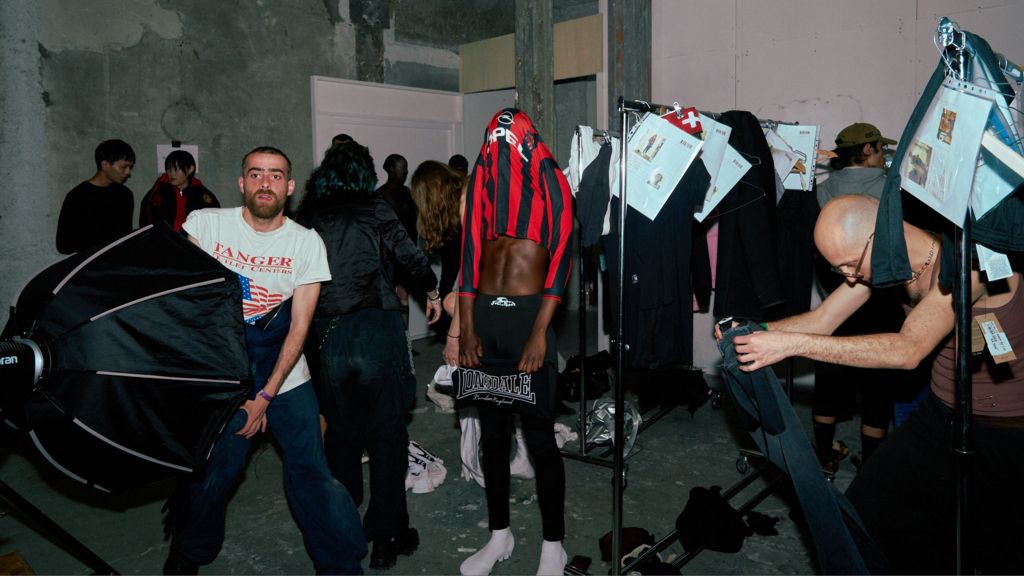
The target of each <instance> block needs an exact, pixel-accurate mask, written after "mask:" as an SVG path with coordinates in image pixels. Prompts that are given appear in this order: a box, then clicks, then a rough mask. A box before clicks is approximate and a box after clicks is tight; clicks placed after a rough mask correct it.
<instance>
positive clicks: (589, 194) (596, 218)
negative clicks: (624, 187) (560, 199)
mask: <svg viewBox="0 0 1024 576" xmlns="http://www.w3.org/2000/svg"><path fill="white" fill-rule="evenodd" d="M611 157H612V145H611V144H609V143H608V142H605V143H604V144H601V149H600V150H599V151H598V153H597V157H596V158H594V160H593V161H592V162H591V163H590V164H588V165H587V167H586V168H584V169H583V175H582V176H580V186H579V190H578V191H577V192H576V217H577V218H578V219H579V221H580V234H581V235H582V236H583V247H584V248H589V247H590V246H593V245H594V244H597V243H598V241H599V240H600V239H601V229H602V227H603V226H604V215H605V212H607V211H608V198H609V197H610V196H611V188H610V187H609V182H608V166H609V165H610V163H611ZM614 185H615V186H616V189H618V185H619V183H618V182H615V183H614Z"/></svg>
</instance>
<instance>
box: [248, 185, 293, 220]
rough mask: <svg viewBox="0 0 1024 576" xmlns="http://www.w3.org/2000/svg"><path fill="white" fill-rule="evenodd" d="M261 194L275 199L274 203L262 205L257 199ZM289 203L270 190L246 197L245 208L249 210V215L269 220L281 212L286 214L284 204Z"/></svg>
mask: <svg viewBox="0 0 1024 576" xmlns="http://www.w3.org/2000/svg"><path fill="white" fill-rule="evenodd" d="M260 194H270V195H271V196H273V197H274V202H272V203H270V204H266V203H260V202H259V201H258V200H257V199H256V197H257V196H259V195H260ZM286 201H287V199H286V198H278V197H277V194H274V192H273V191H270V190H256V191H255V192H253V193H252V194H250V195H248V196H246V197H245V207H246V208H247V209H248V210H249V213H250V214H252V215H253V216H255V217H257V218H260V219H264V220H269V219H271V218H273V217H275V216H277V215H278V214H280V213H281V212H284V203H285V202H286Z"/></svg>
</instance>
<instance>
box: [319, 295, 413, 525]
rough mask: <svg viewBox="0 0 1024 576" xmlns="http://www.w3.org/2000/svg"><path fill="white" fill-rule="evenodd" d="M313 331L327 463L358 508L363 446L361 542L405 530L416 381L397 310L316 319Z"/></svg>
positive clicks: (363, 312)
mask: <svg viewBox="0 0 1024 576" xmlns="http://www.w3.org/2000/svg"><path fill="white" fill-rule="evenodd" d="M315 329H316V337H317V338H318V340H319V341H320V342H321V348H320V374H319V376H320V381H319V383H318V385H317V394H318V396H319V398H320V409H321V411H322V412H323V415H324V418H325V419H326V420H327V431H326V433H325V435H324V448H325V450H326V452H327V464H328V465H329V466H330V469H331V474H333V475H334V477H335V478H337V479H338V480H339V481H341V483H342V484H344V485H345V487H346V488H347V489H348V491H349V493H350V494H351V495H352V499H353V500H354V501H355V503H356V506H359V505H360V503H361V502H362V500H363V465H362V464H361V463H360V457H361V456H362V454H363V450H364V449H365V450H366V451H367V452H368V453H369V455H370V465H369V468H370V502H369V504H368V506H367V509H366V514H365V516H364V517H363V526H364V528H365V530H366V538H367V540H373V539H374V538H376V537H378V536H397V535H399V534H401V533H402V532H403V531H404V530H405V529H406V528H408V526H409V512H408V507H407V506H406V501H405V475H406V472H407V471H408V468H409V432H408V431H407V430H406V427H405V417H406V414H407V413H408V412H409V410H411V409H412V408H413V406H414V405H415V403H416V379H415V377H414V376H413V374H412V369H411V364H410V359H409V345H408V341H407V340H406V338H405V330H404V327H403V324H402V317H401V313H400V312H398V311H397V310H381V309H378V308H368V309H365V310H359V311H356V312H353V313H351V314H346V315H343V316H333V317H329V318H317V319H316V322H315Z"/></svg>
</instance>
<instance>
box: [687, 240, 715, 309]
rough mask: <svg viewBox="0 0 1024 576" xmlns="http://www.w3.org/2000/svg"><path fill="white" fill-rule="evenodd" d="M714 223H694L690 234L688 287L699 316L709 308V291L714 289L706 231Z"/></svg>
mask: <svg viewBox="0 0 1024 576" xmlns="http://www.w3.org/2000/svg"><path fill="white" fill-rule="evenodd" d="M713 223H714V222H713V221H712V220H704V221H703V222H697V221H694V223H693V232H692V233H691V237H692V239H693V240H692V245H691V248H690V286H692V287H693V297H694V298H695V299H696V300H697V308H698V311H699V312H700V313H701V314H707V312H708V310H709V309H710V308H711V291H712V290H713V289H714V286H713V285H712V280H711V253H710V252H709V251H708V229H709V228H711V225H712V224H713Z"/></svg>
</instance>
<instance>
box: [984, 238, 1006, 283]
mask: <svg viewBox="0 0 1024 576" xmlns="http://www.w3.org/2000/svg"><path fill="white" fill-rule="evenodd" d="M975 246H976V247H977V248H978V265H979V267H980V268H981V270H982V271H984V272H985V275H986V277H987V278H988V279H989V281H993V280H1002V279H1003V278H1009V277H1010V276H1012V275H1013V268H1011V267H1010V259H1009V258H1007V257H1006V254H1001V253H999V252H996V251H995V250H989V249H988V248H986V247H984V246H982V245H981V244H975Z"/></svg>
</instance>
